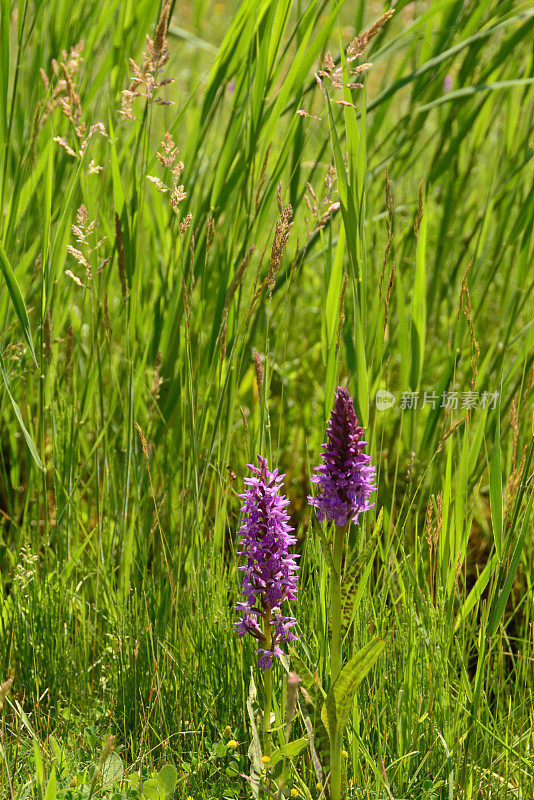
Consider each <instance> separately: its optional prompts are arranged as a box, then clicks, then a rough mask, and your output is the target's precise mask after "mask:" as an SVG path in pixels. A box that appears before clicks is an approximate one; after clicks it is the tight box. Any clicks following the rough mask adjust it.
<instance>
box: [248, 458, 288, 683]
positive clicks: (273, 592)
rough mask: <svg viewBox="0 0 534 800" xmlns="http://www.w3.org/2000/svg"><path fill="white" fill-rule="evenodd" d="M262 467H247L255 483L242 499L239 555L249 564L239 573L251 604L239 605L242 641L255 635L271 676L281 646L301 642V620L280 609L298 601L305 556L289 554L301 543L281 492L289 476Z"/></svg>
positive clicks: (262, 464)
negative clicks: (300, 566) (298, 634)
mask: <svg viewBox="0 0 534 800" xmlns="http://www.w3.org/2000/svg"><path fill="white" fill-rule="evenodd" d="M258 463H259V467H255V466H253V465H252V464H248V465H247V466H248V467H249V469H250V470H251V472H252V477H249V478H245V484H246V486H247V489H246V491H245V493H244V494H242V495H240V497H242V498H243V499H244V504H243V506H242V508H241V511H242V512H243V514H244V520H243V524H242V526H241V529H240V531H239V535H240V542H239V544H240V550H239V555H241V556H243V557H244V558H245V560H246V563H245V564H244V565H243V566H240V567H239V569H240V570H242V571H243V572H244V576H243V581H242V584H241V589H242V593H243V594H244V595H245V597H246V600H245V601H243V602H241V603H238V604H237V608H238V609H239V610H240V611H241V612H242V613H243V616H242V617H241V619H240V621H239V622H238V623H236V626H235V627H236V630H237V632H238V633H239V635H240V636H244V635H245V633H250V634H251V636H253V637H254V638H255V639H257V641H258V643H259V645H260V646H259V648H258V649H257V650H256V652H257V653H261V655H260V657H259V658H258V665H259V666H260V667H261V669H263V670H267V669H269V668H270V667H271V666H272V663H273V658H274V657H279V656H280V655H281V652H282V651H281V649H280V644H283V643H284V642H288V641H291V640H292V639H296V638H297V637H296V636H295V634H294V633H293V632H292V630H291V628H292V627H293V625H295V622H296V620H295V619H293V618H292V617H288V616H284V615H282V613H281V611H280V609H281V607H282V605H283V603H284V602H285V601H286V600H293V599H294V598H295V597H296V596H297V572H298V563H297V560H298V558H299V556H297V555H292V554H290V553H289V547H290V546H291V545H293V544H295V542H296V539H295V537H294V536H292V535H291V531H292V530H293V529H292V528H291V527H290V525H289V524H288V523H289V516H288V514H287V511H286V507H287V506H288V504H289V501H288V500H287V498H286V497H285V496H284V495H283V494H282V491H281V484H282V481H283V479H284V475H279V474H278V470H277V469H275V470H274V472H270V470H269V469H268V467H267V461H266V459H265V458H262V457H261V456H258Z"/></svg>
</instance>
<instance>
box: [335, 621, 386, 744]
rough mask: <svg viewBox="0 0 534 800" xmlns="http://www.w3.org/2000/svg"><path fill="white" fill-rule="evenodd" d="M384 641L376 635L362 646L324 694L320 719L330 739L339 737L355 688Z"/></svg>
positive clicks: (350, 708) (383, 644)
mask: <svg viewBox="0 0 534 800" xmlns="http://www.w3.org/2000/svg"><path fill="white" fill-rule="evenodd" d="M385 646H386V643H385V642H384V641H383V640H382V639H379V638H377V637H375V638H374V639H372V640H371V641H370V642H369V643H368V644H366V645H365V646H364V647H362V649H361V650H359V651H358V652H357V653H356V654H355V655H354V656H353V657H352V658H351V660H350V661H349V663H348V664H346V665H345V666H344V667H343V669H342V670H341V672H340V673H339V676H338V678H337V680H336V682H335V683H334V685H333V686H332V687H331V689H330V691H329V692H328V694H327V696H326V700H325V701H324V704H323V707H322V710H321V719H322V721H323V724H324V726H325V728H326V729H327V731H328V733H329V736H330V741H332V739H333V737H336V738H337V739H339V736H340V735H341V734H342V732H343V730H344V728H345V726H346V724H347V721H348V719H349V716H350V714H351V712H352V706H353V703H354V697H355V694H356V690H357V688H358V686H359V685H360V683H361V682H362V681H363V679H364V678H365V676H366V675H367V674H368V673H369V671H370V670H371V669H372V668H373V666H374V664H375V663H376V661H377V659H378V657H379V656H380V654H381V653H382V652H383V650H384V648H385Z"/></svg>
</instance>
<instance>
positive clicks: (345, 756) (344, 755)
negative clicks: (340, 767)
mask: <svg viewBox="0 0 534 800" xmlns="http://www.w3.org/2000/svg"><path fill="white" fill-rule="evenodd" d="M341 755H342V756H343V758H348V757H349V754H348V753H347V751H346V750H342V751H341Z"/></svg>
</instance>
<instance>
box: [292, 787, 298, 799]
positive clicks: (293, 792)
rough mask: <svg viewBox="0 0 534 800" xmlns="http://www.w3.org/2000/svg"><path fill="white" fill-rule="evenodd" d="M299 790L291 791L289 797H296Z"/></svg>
mask: <svg viewBox="0 0 534 800" xmlns="http://www.w3.org/2000/svg"><path fill="white" fill-rule="evenodd" d="M298 796H299V790H298V789H291V797H298Z"/></svg>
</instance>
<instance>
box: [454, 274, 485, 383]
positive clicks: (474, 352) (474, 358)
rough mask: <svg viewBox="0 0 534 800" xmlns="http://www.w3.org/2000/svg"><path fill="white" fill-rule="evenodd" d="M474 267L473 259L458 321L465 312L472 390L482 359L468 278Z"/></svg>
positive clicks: (465, 276)
mask: <svg viewBox="0 0 534 800" xmlns="http://www.w3.org/2000/svg"><path fill="white" fill-rule="evenodd" d="M472 265H473V260H472V259H471V261H470V262H469V264H468V265H467V269H466V271H465V274H464V277H463V279H462V288H461V289H460V301H459V303H460V304H459V308H458V319H460V314H461V313H462V311H463V312H464V316H465V318H466V320H467V325H468V327H469V336H470V338H471V369H472V370H473V377H472V379H471V390H473V389H474V388H475V384H476V379H477V375H478V359H479V357H480V345H479V344H478V342H477V340H476V338H475V331H474V327H473V315H472V308H471V298H470V296H469V288H468V286H467V278H468V276H469V271H470V269H471V267H472Z"/></svg>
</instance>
